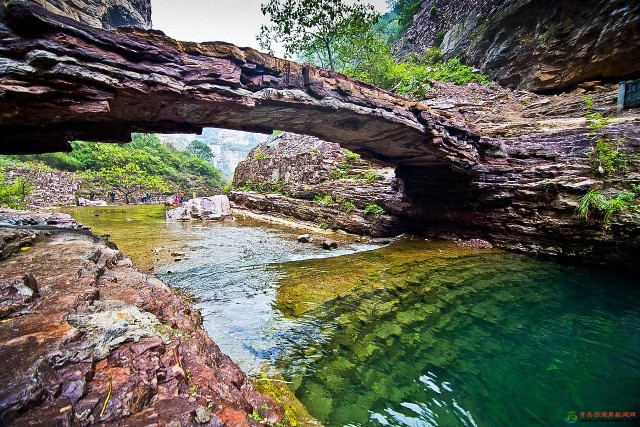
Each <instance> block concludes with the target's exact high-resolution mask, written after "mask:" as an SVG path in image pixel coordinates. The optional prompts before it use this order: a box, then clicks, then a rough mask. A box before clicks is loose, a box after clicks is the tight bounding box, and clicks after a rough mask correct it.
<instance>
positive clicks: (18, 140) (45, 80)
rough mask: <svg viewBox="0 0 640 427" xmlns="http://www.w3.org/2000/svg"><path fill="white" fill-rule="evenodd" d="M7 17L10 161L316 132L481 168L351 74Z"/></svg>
mask: <svg viewBox="0 0 640 427" xmlns="http://www.w3.org/2000/svg"><path fill="white" fill-rule="evenodd" d="M0 12H1V20H0V40H2V49H1V50H0V64H1V66H0V131H2V134H3V142H2V145H0V152H3V153H10V152H14V153H27V152H43V151H55V150H68V149H69V144H68V141H69V140H74V139H80V140H88V141H113V142H128V141H129V140H130V133H131V132H132V131H148V132H163V133H172V132H173V133H175V132H180V133H199V132H200V131H201V129H202V128H203V127H205V126H214V127H221V128H229V129H237V130H247V131H254V132H263V133H264V132H267V133H271V131H272V130H273V129H282V130H288V131H293V132H298V133H311V134H313V135H315V136H318V137H322V138H324V139H327V140H332V141H334V142H339V143H341V144H343V146H345V147H347V148H350V149H353V150H358V151H359V152H362V153H366V154H367V155H369V156H372V157H376V158H380V159H387V160H393V161H398V162H399V161H402V162H404V163H411V164H423V163H434V162H436V163H440V162H443V161H444V162H449V163H451V164H454V165H456V166H457V167H460V168H468V167H470V166H472V165H473V164H475V161H476V160H477V153H476V151H475V149H474V148H473V146H472V145H470V142H472V141H475V140H477V135H475V134H473V133H471V132H468V131H466V130H465V129H463V128H459V127H458V126H457V125H455V124H454V123H451V122H449V121H448V120H446V119H445V118H443V117H439V116H436V115H432V114H431V113H430V112H429V109H428V108H422V107H420V105H419V104H416V103H414V102H410V101H408V100H406V99H405V98H402V97H400V96H398V95H395V94H392V93H390V92H386V91H384V90H381V89H378V88H376V87H373V86H371V85H367V84H364V83H361V82H358V81H355V80H352V79H349V78H347V77H345V76H344V75H342V74H338V73H333V72H330V71H326V70H323V69H320V68H318V67H315V66H312V65H302V64H298V63H295V62H291V61H286V60H282V59H278V58H275V57H272V56H269V55H266V54H262V53H259V52H257V51H255V50H253V49H248V48H245V49H240V48H237V47H236V46H233V45H230V44H225V43H202V44H197V43H186V42H178V41H176V40H173V39H170V38H168V37H166V36H164V35H162V34H161V33H159V32H153V31H143V30H132V29H129V30H126V31H125V30H123V31H120V32H118V33H116V32H112V31H105V30H101V29H96V28H92V27H89V26H87V25H83V24H81V23H78V22H76V21H73V20H71V19H67V18H64V17H61V16H57V15H54V14H51V13H48V12H47V11H45V10H44V9H42V8H40V7H38V6H36V5H33V4H30V3H27V4H25V3H22V2H19V1H17V0H8V1H7V2H5V3H4V4H3V5H2V7H1V9H0ZM310 123H313V124H314V126H313V128H311V129H310V126H309V124H310Z"/></svg>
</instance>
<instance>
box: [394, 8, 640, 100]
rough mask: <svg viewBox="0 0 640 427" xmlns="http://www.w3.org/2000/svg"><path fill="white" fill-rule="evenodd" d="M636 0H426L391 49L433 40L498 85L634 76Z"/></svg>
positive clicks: (416, 49) (639, 30) (637, 65)
mask: <svg viewBox="0 0 640 427" xmlns="http://www.w3.org/2000/svg"><path fill="white" fill-rule="evenodd" d="M638 38H640V3H638V2H630V1H627V0H586V1H576V0H486V1H482V2H476V1H472V0H460V1H455V2H454V1H449V0H426V1H424V2H423V3H422V4H421V6H420V7H419V12H418V13H417V14H416V16H415V17H414V21H413V24H412V25H410V27H409V28H408V29H407V30H406V32H405V33H404V34H403V35H402V37H401V38H400V40H399V41H398V42H397V44H396V49H397V53H398V55H399V56H406V55H408V54H411V53H416V54H422V53H424V52H425V51H426V50H427V49H428V48H429V47H432V46H433V47H439V48H441V49H442V51H443V53H444V55H445V57H447V58H450V57H459V58H461V59H462V60H463V61H464V62H466V63H468V64H470V65H473V66H475V67H477V68H479V69H480V70H482V71H483V72H484V73H487V74H489V75H491V76H492V77H493V79H494V80H495V81H497V82H499V83H500V84H501V85H507V86H510V87H512V88H519V89H529V90H533V91H556V90H559V89H563V88H566V87H570V86H574V85H576V84H578V83H582V82H585V81H590V80H606V81H615V82H618V81H620V80H622V79H626V78H635V77H638V76H640V44H638V43H637V40H638Z"/></svg>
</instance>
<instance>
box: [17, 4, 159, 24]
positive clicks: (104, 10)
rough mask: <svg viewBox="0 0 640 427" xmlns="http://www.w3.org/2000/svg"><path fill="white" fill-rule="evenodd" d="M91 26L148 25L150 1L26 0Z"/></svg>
mask: <svg viewBox="0 0 640 427" xmlns="http://www.w3.org/2000/svg"><path fill="white" fill-rule="evenodd" d="M29 1H31V2H33V3H36V4H39V5H40V6H42V7H44V8H45V9H47V10H48V11H49V12H53V13H55V14H58V15H62V16H67V17H69V18H71V19H75V20H76V21H80V22H83V23H85V24H88V25H91V26H92V27H98V28H106V29H114V28H118V27H140V28H151V0H107V1H103V0H100V1H97V0H73V1H69V0H29Z"/></svg>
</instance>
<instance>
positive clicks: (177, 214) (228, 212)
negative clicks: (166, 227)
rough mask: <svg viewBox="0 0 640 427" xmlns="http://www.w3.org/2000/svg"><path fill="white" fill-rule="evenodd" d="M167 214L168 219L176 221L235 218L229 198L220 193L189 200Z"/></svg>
mask: <svg viewBox="0 0 640 427" xmlns="http://www.w3.org/2000/svg"><path fill="white" fill-rule="evenodd" d="M166 216H167V219H168V220H176V221H191V220H193V219H203V220H223V219H231V218H233V210H232V209H231V203H230V202H229V198H228V197H227V196H225V195H223V194H219V195H216V196H210V197H197V198H195V199H191V200H188V201H186V202H184V203H183V204H182V206H179V207H177V208H174V209H170V210H168V211H167V213H166Z"/></svg>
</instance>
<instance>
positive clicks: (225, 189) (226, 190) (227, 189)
mask: <svg viewBox="0 0 640 427" xmlns="http://www.w3.org/2000/svg"><path fill="white" fill-rule="evenodd" d="M231 190H233V188H232V186H231V184H226V185H225V186H224V187H222V192H223V193H224V194H227V195H228V194H229V193H231Z"/></svg>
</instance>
